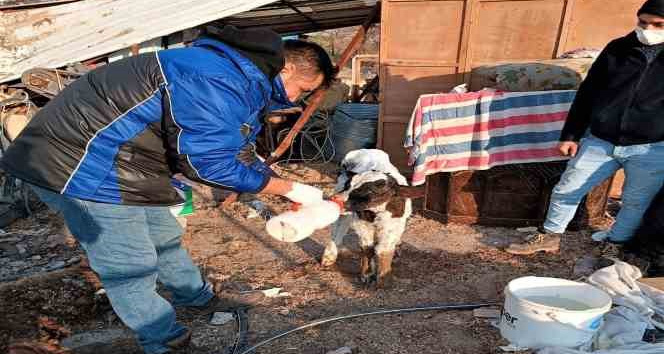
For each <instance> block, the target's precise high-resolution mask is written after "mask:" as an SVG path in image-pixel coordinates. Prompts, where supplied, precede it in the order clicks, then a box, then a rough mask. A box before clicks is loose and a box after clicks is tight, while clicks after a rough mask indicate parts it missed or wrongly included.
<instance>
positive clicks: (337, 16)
mask: <svg viewBox="0 0 664 354" xmlns="http://www.w3.org/2000/svg"><path fill="white" fill-rule="evenodd" d="M376 3H377V1H376V0H288V1H278V2H275V3H272V4H269V5H265V6H262V7H260V8H257V9H255V10H251V11H248V12H244V13H241V14H237V15H233V16H230V17H227V18H224V19H221V20H219V21H216V22H215V23H217V24H221V25H223V24H230V25H234V26H237V27H241V28H246V27H270V28H272V29H274V30H275V31H277V32H280V33H284V34H294V33H305V32H312V31H319V30H323V29H329V28H339V27H348V26H356V25H360V24H362V23H363V22H364V21H365V20H366V18H367V16H368V15H369V13H370V12H371V9H372V8H373V7H374V6H375V5H376ZM293 8H297V11H296V10H294V9H293ZM298 11H299V12H298Z"/></svg>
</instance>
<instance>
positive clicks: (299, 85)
mask: <svg viewBox="0 0 664 354" xmlns="http://www.w3.org/2000/svg"><path fill="white" fill-rule="evenodd" d="M280 75H281V81H283V83H284V89H286V95H287V96H288V99H289V100H290V101H291V102H296V101H297V100H298V99H299V98H300V97H301V96H302V95H305V94H308V93H310V92H312V91H314V90H316V89H317V88H318V87H319V86H320V85H321V84H322V83H323V74H318V75H317V76H311V75H302V74H301V73H298V72H297V67H295V65H293V64H292V63H286V66H284V69H283V70H281V73H280Z"/></svg>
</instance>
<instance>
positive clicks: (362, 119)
mask: <svg viewBox="0 0 664 354" xmlns="http://www.w3.org/2000/svg"><path fill="white" fill-rule="evenodd" d="M377 127H378V105H377V104H366V103H345V104H340V105H338V106H337V107H336V109H335V111H334V115H332V120H331V126H330V128H331V130H332V141H333V145H334V158H333V160H334V161H337V162H339V161H341V160H343V158H344V156H346V154H347V153H349V152H350V151H353V150H357V149H370V148H374V147H375V146H376V135H377V134H376V130H377ZM328 153H329V152H328Z"/></svg>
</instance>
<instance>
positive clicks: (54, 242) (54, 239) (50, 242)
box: [46, 234, 66, 248]
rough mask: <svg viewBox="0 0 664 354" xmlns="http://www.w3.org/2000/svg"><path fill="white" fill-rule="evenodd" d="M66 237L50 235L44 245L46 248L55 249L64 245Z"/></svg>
mask: <svg viewBox="0 0 664 354" xmlns="http://www.w3.org/2000/svg"><path fill="white" fill-rule="evenodd" d="M65 240H66V237H65V235H61V234H55V235H51V236H49V237H48V238H47V239H46V244H47V247H48V248H55V247H58V246H59V245H64V244H65Z"/></svg>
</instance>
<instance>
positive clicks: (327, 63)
mask: <svg viewBox="0 0 664 354" xmlns="http://www.w3.org/2000/svg"><path fill="white" fill-rule="evenodd" d="M284 57H285V58H286V62H290V63H293V64H295V66H296V67H297V71H299V72H300V73H301V74H304V75H307V76H316V75H318V74H323V84H322V85H321V86H322V87H323V88H327V87H330V85H331V84H332V82H333V81H334V78H335V76H336V74H337V69H336V67H335V66H334V65H333V64H332V60H331V59H330V56H329V55H328V54H327V52H326V51H325V49H323V48H322V47H321V46H319V45H318V44H316V43H312V42H306V41H300V40H294V39H290V40H286V41H284Z"/></svg>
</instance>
